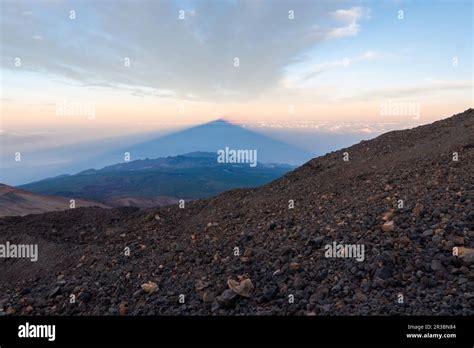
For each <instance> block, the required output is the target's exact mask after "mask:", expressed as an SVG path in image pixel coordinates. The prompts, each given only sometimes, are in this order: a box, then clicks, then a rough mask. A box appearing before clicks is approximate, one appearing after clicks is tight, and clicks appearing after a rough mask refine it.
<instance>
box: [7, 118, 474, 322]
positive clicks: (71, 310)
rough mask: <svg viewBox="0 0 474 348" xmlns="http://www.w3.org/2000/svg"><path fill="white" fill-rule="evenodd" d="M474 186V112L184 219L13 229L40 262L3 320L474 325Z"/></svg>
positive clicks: (26, 264)
mask: <svg viewBox="0 0 474 348" xmlns="http://www.w3.org/2000/svg"><path fill="white" fill-rule="evenodd" d="M344 152H348V153H349V154H350V160H349V161H348V162H346V161H343V153H344ZM454 152H456V153H457V154H458V158H459V159H458V161H453V153H454ZM473 183H474V113H473V110H472V109H470V110H467V111H466V112H464V113H462V114H458V115H455V116H453V117H451V118H447V119H445V120H442V121H438V122H435V123H433V124H430V125H426V126H421V127H417V128H414V129H410V130H403V131H395V132H389V133H386V134H384V135H381V136H379V137H377V138H375V139H373V140H370V141H363V142H360V143H359V144H356V145H354V146H351V147H349V148H346V149H341V150H339V151H335V152H331V153H328V154H327V155H325V156H321V157H318V158H316V159H313V160H311V161H309V162H308V163H306V164H304V165H303V166H301V167H299V168H298V169H297V170H295V171H293V172H291V173H288V174H287V175H285V176H284V177H282V178H280V179H278V180H276V181H274V182H272V183H270V184H268V185H266V186H263V187H260V188H254V189H239V190H233V191H229V192H226V193H223V194H220V195H218V196H216V197H214V198H211V199H207V200H199V201H194V202H186V207H185V209H181V208H180V207H179V206H178V205H176V206H167V207H162V208H157V209H148V210H139V209H130V208H120V209H110V210H108V209H101V208H92V207H90V208H77V209H70V210H68V211H64V212H51V213H45V214H41V215H28V216H24V217H6V218H1V219H0V236H1V240H2V241H7V240H8V241H11V242H16V243H36V244H38V249H39V250H38V251H39V258H38V261H37V262H31V261H29V260H25V259H9V260H3V261H2V262H0V274H1V277H0V313H2V314H1V315H24V314H29V315H48V314H49V315H109V314H112V315H213V314H215V315H314V314H316V315H364V314H365V315H376V314H379V315H389V314H390V315H392V314H393V315H432V314H443V315H473V314H474V310H473V308H474V306H473V299H474V296H473V295H472V282H473V274H474V263H473V261H474V252H472V251H473V247H474V232H473V231H474V213H473V212H474V203H473V197H474V185H473ZM290 200H293V201H294V202H296V204H295V205H294V207H293V208H292V209H289V208H288V202H289V201H290ZM156 216H159V219H157V218H155V217H156ZM387 223H388V224H387ZM384 225H385V227H383V226H384ZM333 243H336V244H350V245H358V246H363V247H364V249H363V251H364V252H363V255H361V256H363V258H362V259H361V260H358V259H357V258H356V257H350V256H351V255H350V253H352V252H353V251H352V250H342V252H340V253H339V254H338V253H336V252H335V253H333V254H332V253H331V254H330V255H327V246H331V248H332V245H333ZM454 247H456V248H457V249H455V250H457V251H458V255H453V248H454ZM236 248H237V249H236ZM356 254H357V253H356ZM352 256H357V255H352ZM236 277H238V278H236ZM229 279H234V280H235V282H230V285H231V287H232V288H233V289H234V290H236V291H237V292H240V294H241V295H238V294H237V293H236V291H234V290H232V289H231V288H229V285H228V280H229ZM236 279H238V280H236ZM245 279H251V281H245ZM151 281H153V282H154V283H156V285H157V286H156V287H155V286H152V288H153V291H148V292H147V291H145V290H144V289H143V288H142V287H141V286H142V285H143V284H145V283H147V282H151ZM244 281H245V282H244ZM250 283H251V284H250ZM151 285H153V284H151ZM145 288H146V289H148V290H149V288H150V286H147V287H145ZM71 294H74V295H76V296H78V298H77V301H76V302H75V303H69V296H70V295H71ZM398 294H403V295H404V298H405V302H404V303H403V304H400V303H398V302H397V296H398Z"/></svg>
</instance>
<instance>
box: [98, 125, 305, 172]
mask: <svg viewBox="0 0 474 348" xmlns="http://www.w3.org/2000/svg"><path fill="white" fill-rule="evenodd" d="M226 146H227V147H229V148H231V149H236V150H237V149H251V150H257V152H258V161H259V162H262V163H267V162H274V163H289V164H292V165H300V164H302V163H304V162H306V161H308V160H309V159H311V158H312V157H313V155H312V154H311V153H310V152H308V151H306V150H303V149H300V148H298V147H296V146H293V145H290V144H286V143H284V142H282V141H278V140H275V139H272V138H270V137H268V136H265V135H263V134H260V133H257V132H254V131H251V130H249V129H246V128H243V127H240V126H237V125H234V124H232V123H230V122H227V121H225V120H217V121H213V122H209V123H205V124H202V125H199V126H196V127H191V128H188V129H184V130H182V131H179V132H176V133H172V134H169V135H166V136H163V137H159V138H156V139H152V140H147V141H145V142H142V143H137V144H135V145H132V146H128V147H124V148H122V149H118V150H116V151H113V152H110V153H108V154H106V155H105V156H103V157H102V160H101V163H103V164H110V163H118V162H122V161H123V156H124V155H123V154H124V152H129V153H130V155H131V158H132V160H135V159H144V158H156V157H163V156H177V155H180V154H183V153H189V152H193V151H203V152H213V153H216V152H217V151H218V150H220V149H224V148H225V147H226Z"/></svg>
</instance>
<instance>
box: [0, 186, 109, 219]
mask: <svg viewBox="0 0 474 348" xmlns="http://www.w3.org/2000/svg"><path fill="white" fill-rule="evenodd" d="M75 206H76V208H80V207H91V206H96V207H102V208H108V207H107V206H106V205H104V204H100V203H96V202H92V201H86V200H82V199H78V200H75ZM67 209H70V198H66V197H58V196H44V195H39V194H35V193H32V192H27V191H24V190H20V189H17V188H14V187H11V186H8V185H4V184H0V217H2V216H23V215H28V214H41V213H45V212H48V211H59V210H67Z"/></svg>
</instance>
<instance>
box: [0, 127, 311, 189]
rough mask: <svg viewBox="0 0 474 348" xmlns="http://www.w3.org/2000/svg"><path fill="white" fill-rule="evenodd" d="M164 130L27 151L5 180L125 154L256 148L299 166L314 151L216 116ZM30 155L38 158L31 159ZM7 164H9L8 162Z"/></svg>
mask: <svg viewBox="0 0 474 348" xmlns="http://www.w3.org/2000/svg"><path fill="white" fill-rule="evenodd" d="M162 133H163V131H156V135H154V133H153V132H147V133H143V134H141V135H137V134H133V135H127V136H120V137H116V138H106V139H103V140H101V141H94V142H87V141H84V142H83V143H80V144H72V145H67V146H60V147H54V148H51V149H46V150H38V151H35V150H34V149H32V152H31V153H28V157H27V158H28V161H27V160H25V161H22V162H21V165H19V163H17V162H13V163H12V164H9V166H8V167H7V169H5V170H1V169H2V168H0V179H1V181H2V182H5V183H8V184H14V185H20V184H24V183H28V182H32V181H37V180H41V179H44V178H51V177H55V176H57V175H60V174H74V173H78V172H80V171H83V170H86V169H89V168H95V169H98V168H103V167H105V166H108V165H113V164H117V163H124V153H125V152H129V153H130V160H131V161H134V160H138V159H146V158H158V157H167V156H177V155H181V154H183V153H191V152H197V151H201V152H212V153H214V154H215V153H216V152H217V151H218V150H220V149H224V148H225V147H229V148H231V149H236V150H238V149H251V150H257V160H258V161H259V162H261V163H270V162H271V163H287V164H292V165H300V164H302V163H304V162H306V161H308V160H309V159H311V158H312V157H314V154H312V153H310V152H308V151H307V150H304V149H301V148H299V147H297V146H293V145H290V144H287V143H285V142H282V141H279V140H275V139H273V138H271V137H268V136H266V135H263V134H260V133H258V132H254V131H251V130H248V129H245V128H243V127H240V126H238V125H234V124H232V123H230V122H227V121H225V120H217V121H213V122H210V123H205V124H202V125H199V126H195V127H191V128H187V129H183V130H178V131H175V132H173V133H171V134H167V135H163V134H162ZM31 159H34V161H32V160H31ZM4 164H6V163H4Z"/></svg>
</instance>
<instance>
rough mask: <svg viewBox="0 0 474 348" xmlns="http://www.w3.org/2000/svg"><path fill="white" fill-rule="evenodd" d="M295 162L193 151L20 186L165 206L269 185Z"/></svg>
mask: <svg viewBox="0 0 474 348" xmlns="http://www.w3.org/2000/svg"><path fill="white" fill-rule="evenodd" d="M292 168H293V167H292V166H289V165H265V164H262V163H258V165H256V166H255V167H250V166H249V164H247V163H241V164H226V163H218V161H217V154H216V153H207V152H193V153H190V154H185V155H180V156H174V157H171V156H168V157H166V158H157V159H145V160H136V161H131V162H126V163H125V162H124V163H120V164H115V165H111V166H107V167H105V168H102V169H100V170H95V169H89V170H86V171H82V172H80V173H78V174H76V175H62V176H59V177H56V178H50V179H45V180H41V181H38V182H34V183H31V184H27V185H22V186H20V187H21V188H23V189H25V190H29V191H33V192H37V193H41V194H48V195H63V196H70V197H79V198H84V199H93V200H97V201H101V202H104V203H106V204H108V205H115V206H120V205H133V206H139V207H151V206H161V205H166V204H170V203H176V202H178V200H180V199H185V200H192V199H198V198H207V197H210V196H213V195H215V194H217V193H219V192H223V191H226V190H230V189H233V188H237V187H254V186H259V185H263V184H266V183H268V182H270V181H272V180H274V179H276V178H278V177H280V176H282V175H283V174H285V173H286V172H288V171H289V170H291V169H292Z"/></svg>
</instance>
